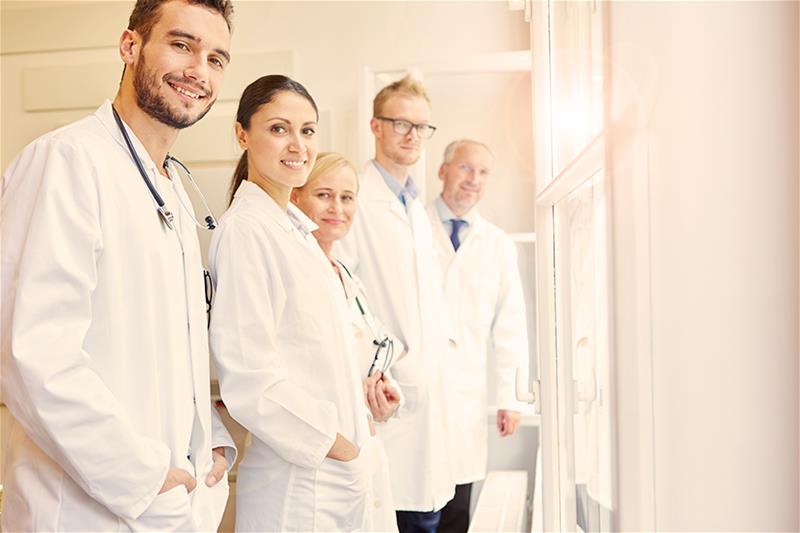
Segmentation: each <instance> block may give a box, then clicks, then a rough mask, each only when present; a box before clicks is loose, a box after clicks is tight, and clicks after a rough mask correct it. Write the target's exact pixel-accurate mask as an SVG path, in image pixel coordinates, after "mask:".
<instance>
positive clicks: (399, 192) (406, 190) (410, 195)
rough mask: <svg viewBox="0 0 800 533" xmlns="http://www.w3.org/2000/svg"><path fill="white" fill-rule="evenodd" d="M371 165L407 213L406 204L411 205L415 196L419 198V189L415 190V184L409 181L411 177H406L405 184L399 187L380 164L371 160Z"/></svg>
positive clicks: (397, 182)
mask: <svg viewBox="0 0 800 533" xmlns="http://www.w3.org/2000/svg"><path fill="white" fill-rule="evenodd" d="M372 163H373V164H374V165H375V168H377V169H378V172H380V174H381V176H382V177H383V181H384V182H386V186H387V187H389V190H391V191H392V193H394V195H395V196H397V199H398V200H400V203H401V204H403V207H405V209H406V213H408V204H410V203H411V201H412V200H414V199H415V198H416V197H417V196H419V189H418V188H417V184H416V183H414V180H413V179H411V176H406V182H405V184H403V185H401V184H400V182H399V181H397V178H395V177H394V176H392V175H391V174H390V173H389V171H388V170H386V169H385V168H383V167H382V166H381V164H380V163H378V161H377V160H376V159H373V160H372Z"/></svg>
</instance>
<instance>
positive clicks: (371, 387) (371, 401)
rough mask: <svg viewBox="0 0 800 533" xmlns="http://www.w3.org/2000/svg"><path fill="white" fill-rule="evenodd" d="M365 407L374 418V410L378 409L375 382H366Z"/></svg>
mask: <svg viewBox="0 0 800 533" xmlns="http://www.w3.org/2000/svg"><path fill="white" fill-rule="evenodd" d="M367 405H368V406H369V409H370V411H372V415H373V416H375V409H377V408H378V401H377V400H376V398H375V382H374V381H372V382H371V381H368V382H367Z"/></svg>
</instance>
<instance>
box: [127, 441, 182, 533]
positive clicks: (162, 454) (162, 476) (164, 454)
mask: <svg viewBox="0 0 800 533" xmlns="http://www.w3.org/2000/svg"><path fill="white" fill-rule="evenodd" d="M155 448H156V453H157V454H158V456H159V459H161V460H163V465H164V466H163V468H162V469H161V472H160V473H159V475H158V478H157V481H156V483H155V485H152V486H151V487H150V488H149V489H148V491H147V492H146V493H145V495H144V496H142V497H141V498H140V499H139V500H138V501H137V502H136V503H135V504H133V505H132V506H131V507H130V509H128V512H122V511H121V510H115V509H112V511H114V512H117V513H118V514H120V515H121V516H124V517H125V518H130V519H132V520H135V519H137V518H139V517H140V516H141V515H142V514H143V513H144V512H145V511H146V510H147V508H148V507H150V504H152V503H153V500H155V499H156V496H158V493H159V491H160V490H161V487H163V486H164V481H165V480H166V479H167V473H168V472H169V465H170V458H171V456H172V453H171V452H170V451H169V448H167V446H166V445H165V444H162V443H160V442H159V443H156V444H155Z"/></svg>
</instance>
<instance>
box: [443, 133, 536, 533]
mask: <svg viewBox="0 0 800 533" xmlns="http://www.w3.org/2000/svg"><path fill="white" fill-rule="evenodd" d="M493 165H494V156H493V154H492V152H491V150H490V149H489V147H488V146H486V145H485V144H483V143H480V142H478V141H473V140H467V139H462V140H457V141H454V142H452V143H450V144H449V145H448V146H447V148H446V149H445V152H444V162H443V163H442V164H441V166H440V167H439V179H441V180H442V193H441V195H440V196H438V197H437V198H436V199H435V200H434V201H433V202H432V203H431V204H430V205H429V206H428V216H429V218H430V220H431V225H432V227H433V234H434V235H433V237H434V239H433V240H434V244H435V246H436V248H437V254H438V256H439V260H440V263H441V266H442V270H443V273H444V290H445V297H446V300H447V305H448V311H449V313H450V315H451V318H452V320H453V322H454V323H455V324H456V334H457V338H458V344H459V346H458V356H457V359H456V360H454V361H453V363H452V364H450V365H448V372H447V373H446V374H445V376H446V379H447V380H448V390H449V391H450V394H451V395H452V397H451V401H450V405H451V406H453V413H452V415H453V419H452V431H453V435H454V437H455V438H454V440H453V442H454V449H453V451H452V456H451V460H452V461H453V465H454V474H455V478H456V483H457V485H456V495H455V498H454V499H453V500H451V501H450V503H448V504H447V505H446V506H445V508H444V509H443V510H442V518H441V522H440V524H439V528H438V530H437V531H440V532H441V531H445V532H466V531H467V528H468V526H469V507H470V496H471V488H472V483H473V482H474V481H478V480H480V479H483V478H484V477H485V476H486V469H487V455H488V451H487V439H488V434H487V433H488V432H487V423H486V411H487V406H488V398H487V387H486V384H487V360H488V357H489V355H490V350H491V352H492V353H493V355H494V359H495V362H496V368H495V374H496V384H497V387H496V389H497V397H496V405H497V430H498V431H499V433H500V435H501V436H503V437H505V436H508V435H511V434H513V433H514V431H516V429H517V426H518V425H519V421H520V410H521V404H520V403H518V402H517V401H516V399H515V397H514V377H515V372H516V369H517V368H522V369H523V371H524V370H526V369H527V353H528V336H527V330H526V319H525V302H524V299H523V295H522V285H521V281H520V276H519V270H518V268H517V253H516V248H515V245H514V242H513V241H512V240H511V239H510V238H509V237H508V235H506V234H505V233H504V232H503V231H502V230H501V229H500V228H498V227H497V226H495V225H494V224H492V223H490V222H489V221H487V220H485V219H484V218H483V217H481V216H480V215H479V214H478V210H477V207H476V205H477V203H478V201H479V200H480V199H481V198H482V196H483V193H484V191H485V189H486V185H487V183H488V181H489V178H490V176H491V174H492V167H493Z"/></svg>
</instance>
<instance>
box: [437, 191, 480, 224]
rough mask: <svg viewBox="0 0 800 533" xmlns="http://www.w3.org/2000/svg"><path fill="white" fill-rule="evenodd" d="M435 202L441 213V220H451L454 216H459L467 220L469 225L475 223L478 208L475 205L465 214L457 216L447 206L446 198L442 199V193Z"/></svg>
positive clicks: (438, 211) (439, 213)
mask: <svg viewBox="0 0 800 533" xmlns="http://www.w3.org/2000/svg"><path fill="white" fill-rule="evenodd" d="M434 204H435V205H436V213H437V214H438V215H439V220H441V221H442V222H450V221H451V220H453V219H454V218H459V219H461V220H463V221H465V222H466V223H467V225H468V226H472V225H474V224H475V217H476V209H475V208H474V207H473V208H472V209H470V210H469V211H467V212H466V213H464V215H463V216H460V217H457V216H455V215H454V214H453V212H452V211H451V210H450V208H449V207H447V204H446V203H444V200H442V195H439V196H437V197H436V200H435V202H434Z"/></svg>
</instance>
